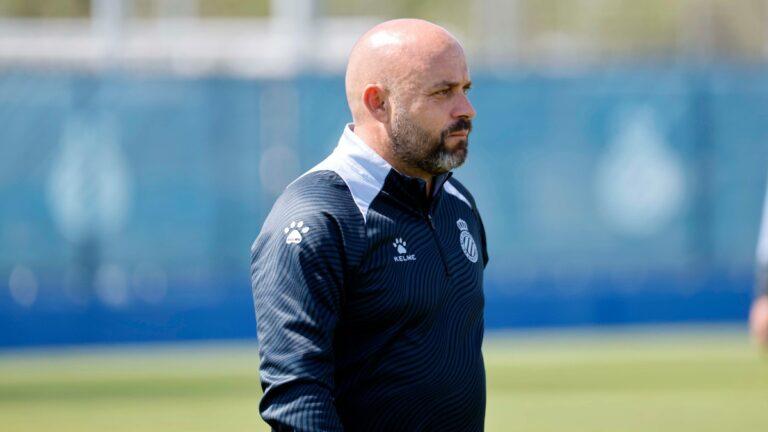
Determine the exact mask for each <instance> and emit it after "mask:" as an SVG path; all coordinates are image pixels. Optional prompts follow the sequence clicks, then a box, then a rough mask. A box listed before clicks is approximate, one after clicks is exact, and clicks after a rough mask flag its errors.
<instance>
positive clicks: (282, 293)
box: [251, 125, 488, 432]
mask: <svg viewBox="0 0 768 432" xmlns="http://www.w3.org/2000/svg"><path fill="white" fill-rule="evenodd" d="M487 261H488V255H487V248H486V239H485V231H484V229H483V223H482V221H481V219H480V215H479V213H478V211H477V208H476V206H475V202H474V199H473V198H472V196H471V195H470V194H469V192H468V191H467V190H466V189H465V188H464V187H463V186H462V185H461V184H460V183H459V182H458V181H456V180H455V179H453V178H451V174H450V173H448V174H445V175H442V176H439V177H437V178H436V179H435V181H434V187H433V193H432V197H431V198H428V197H427V195H426V183H425V182H424V181H423V180H421V179H416V178H412V177H408V176H404V175H402V174H400V173H398V172H397V171H395V170H394V169H392V167H391V166H390V165H389V164H388V163H387V162H386V161H385V160H384V159H382V158H381V157H380V156H379V155H378V154H377V153H376V152H374V151H373V150H372V149H371V148H370V147H368V146H367V145H366V144H365V143H364V142H363V141H362V140H361V139H360V138H359V137H358V136H357V135H355V133H354V132H353V131H352V129H351V125H348V126H347V127H346V128H345V130H344V133H343V135H342V137H341V139H340V141H339V144H338V146H337V147H336V149H335V150H334V151H333V153H332V154H331V155H330V156H329V157H328V158H327V159H325V160H324V161H323V162H321V163H320V164H319V165H317V166H316V167H314V168H312V169H311V170H310V171H309V172H307V173H306V174H304V175H303V176H301V177H299V178H298V179H297V180H296V181H294V182H293V183H291V184H290V185H289V186H288V187H287V188H286V190H285V191H284V192H283V194H282V195H281V196H280V197H279V198H278V200H277V202H276V203H275V205H274V207H273V208H272V211H271V212H270V214H269V216H268V217H267V219H266V221H265V223H264V226H263V227H262V230H261V233H260V234H259V236H258V237H257V239H256V241H255V242H254V244H253V246H252V247H251V284H252V288H253V300H254V305H255V309H256V321H257V332H258V339H259V355H260V357H261V366H260V374H261V383H262V388H263V390H264V396H263V398H262V400H261V403H260V410H261V415H262V417H263V418H264V420H265V421H266V422H267V423H268V424H270V425H271V426H272V428H273V430H276V431H313V432H320V431H342V430H343V431H366V432H367V431H462V432H467V431H481V430H483V423H484V417H485V369H484V366H483V357H482V353H481V344H482V340H483V303H484V297H483V269H484V268H485V265H486V263H487Z"/></svg>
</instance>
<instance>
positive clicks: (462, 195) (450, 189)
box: [443, 177, 477, 210]
mask: <svg viewBox="0 0 768 432" xmlns="http://www.w3.org/2000/svg"><path fill="white" fill-rule="evenodd" d="M443 188H445V191H446V192H447V193H449V194H451V195H453V196H455V197H456V198H458V199H460V200H462V201H464V202H465V203H466V204H467V205H468V206H470V207H471V208H472V209H473V210H477V203H476V202H475V197H473V196H472V193H470V192H469V189H467V188H466V187H465V186H464V185H463V184H462V183H461V182H460V181H459V180H457V179H456V177H451V178H450V179H448V181H446V182H445V185H444V186H443Z"/></svg>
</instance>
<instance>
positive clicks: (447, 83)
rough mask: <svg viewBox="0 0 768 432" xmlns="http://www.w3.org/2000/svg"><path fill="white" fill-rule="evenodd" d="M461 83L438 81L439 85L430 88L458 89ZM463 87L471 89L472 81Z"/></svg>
mask: <svg viewBox="0 0 768 432" xmlns="http://www.w3.org/2000/svg"><path fill="white" fill-rule="evenodd" d="M460 85H461V83H460V82H458V81H447V80H445V81H440V82H439V83H437V84H435V85H433V86H432V88H442V87H458V86H460ZM463 87H467V88H469V87H472V81H467V83H466V84H464V86H463Z"/></svg>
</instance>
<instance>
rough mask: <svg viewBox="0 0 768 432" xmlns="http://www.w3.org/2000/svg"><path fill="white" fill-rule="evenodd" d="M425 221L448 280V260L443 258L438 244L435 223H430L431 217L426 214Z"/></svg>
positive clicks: (443, 253)
mask: <svg viewBox="0 0 768 432" xmlns="http://www.w3.org/2000/svg"><path fill="white" fill-rule="evenodd" d="M426 220H427V225H429V230H430V231H432V238H433V239H435V245H436V246H437V251H438V253H439V254H440V260H441V261H442V262H443V268H444V269H445V275H446V276H447V277H449V278H450V277H451V271H450V270H449V268H448V259H447V258H446V257H445V252H444V251H443V246H442V245H441V244H440V238H438V237H437V229H436V228H435V223H434V222H433V221H432V215H431V214H429V213H427V214H426Z"/></svg>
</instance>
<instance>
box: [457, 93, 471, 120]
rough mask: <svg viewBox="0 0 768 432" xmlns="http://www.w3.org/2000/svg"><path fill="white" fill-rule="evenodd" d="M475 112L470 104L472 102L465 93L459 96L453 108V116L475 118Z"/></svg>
mask: <svg viewBox="0 0 768 432" xmlns="http://www.w3.org/2000/svg"><path fill="white" fill-rule="evenodd" d="M476 114H477V113H476V112H475V107H473V106H472V102H470V101H469V98H468V97H467V95H465V94H462V95H461V96H459V102H458V104H457V105H456V107H455V108H454V112H453V116H454V117H464V118H467V119H470V120H471V119H473V118H475V115H476Z"/></svg>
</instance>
